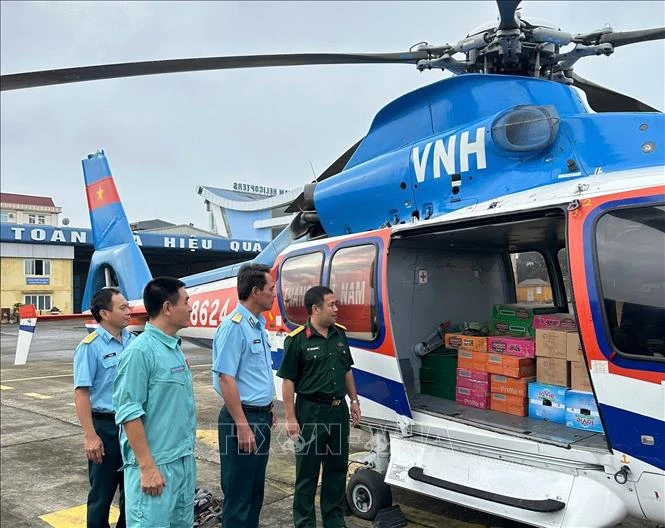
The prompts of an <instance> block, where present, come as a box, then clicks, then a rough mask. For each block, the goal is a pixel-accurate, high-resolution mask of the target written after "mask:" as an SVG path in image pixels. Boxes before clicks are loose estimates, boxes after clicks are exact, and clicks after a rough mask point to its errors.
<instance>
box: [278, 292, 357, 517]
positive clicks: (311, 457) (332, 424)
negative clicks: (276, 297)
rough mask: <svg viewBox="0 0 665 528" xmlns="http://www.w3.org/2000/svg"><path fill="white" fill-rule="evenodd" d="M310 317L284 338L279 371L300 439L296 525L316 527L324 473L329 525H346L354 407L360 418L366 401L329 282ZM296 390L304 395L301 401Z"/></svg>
mask: <svg viewBox="0 0 665 528" xmlns="http://www.w3.org/2000/svg"><path fill="white" fill-rule="evenodd" d="M305 308H306V310H307V313H308V314H309V320H308V321H307V322H306V323H305V325H304V326H301V327H298V328H296V329H295V330H294V331H293V332H291V333H290V334H289V336H288V337H287V338H286V339H285V341H284V359H283V360H282V364H281V365H280V367H279V370H278V371H277V375H278V376H279V377H281V378H283V379H284V381H283V383H282V397H283V399H284V413H285V414H286V430H287V432H288V434H289V436H290V437H291V438H293V439H296V440H298V442H297V443H296V489H295V493H294V495H293V523H294V525H295V527H296V528H315V527H316V516H315V512H314V497H315V495H316V486H317V483H318V480H319V472H320V471H321V466H323V476H322V477H321V517H322V518H323V526H324V528H341V527H343V526H345V524H344V514H343V512H342V501H343V500H344V490H345V487H346V472H347V468H348V462H349V429H350V428H349V408H348V407H347V405H346V400H345V397H346V396H347V395H348V396H349V398H350V400H351V418H352V419H353V423H354V424H358V422H359V421H360V403H359V402H358V395H357V393H356V386H355V383H354V381H353V373H352V372H351V365H353V358H352V357H351V351H350V350H349V344H348V342H347V340H346V334H345V332H344V330H345V329H344V327H343V326H342V325H340V324H337V298H336V297H335V294H334V293H333V291H332V290H331V289H329V288H326V287H325V286H314V287H313V288H310V289H309V290H307V292H306V293H305ZM294 393H297V394H298V397H297V399H296V402H295V405H294V403H293V396H294Z"/></svg>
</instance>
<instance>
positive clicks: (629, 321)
mask: <svg viewBox="0 0 665 528" xmlns="http://www.w3.org/2000/svg"><path fill="white" fill-rule="evenodd" d="M595 235H596V251H597V255H598V268H599V274H600V286H601V294H602V298H603V301H604V302H603V304H604V309H605V317H606V324H607V327H608V328H609V332H610V336H611V338H612V342H613V343H614V346H615V347H616V349H617V351H618V352H619V353H620V354H626V355H630V356H637V357H640V358H647V359H651V358H653V359H659V360H663V361H665V207H663V206H651V207H639V208H630V209H617V210H615V211H611V212H609V213H607V214H605V215H603V216H602V217H601V218H600V219H599V220H598V223H597V225H596V233H595Z"/></svg>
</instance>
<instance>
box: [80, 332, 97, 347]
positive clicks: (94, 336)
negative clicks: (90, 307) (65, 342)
mask: <svg viewBox="0 0 665 528" xmlns="http://www.w3.org/2000/svg"><path fill="white" fill-rule="evenodd" d="M95 339H97V332H95V331H93V332H91V333H89V334H88V335H87V336H86V337H84V338H83V341H81V343H85V344H86V345H87V344H89V343H92V342H93V341H94V340H95Z"/></svg>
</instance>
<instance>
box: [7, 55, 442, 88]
mask: <svg viewBox="0 0 665 528" xmlns="http://www.w3.org/2000/svg"><path fill="white" fill-rule="evenodd" d="M427 58H429V53H428V52H427V51H419V50H414V51H408V52H403V53H293V54H279V55H245V56H242V55H240V56H229V57H200V58H190V59H170V60H159V61H145V62H125V63H120V64H102V65H97V66H81V67H75V68H63V69H58V70H44V71H34V72H27V73H14V74H8V75H2V77H1V78H0V91H5V90H19V89H22V88H35V87H37V86H48V85H54V84H65V83H74V82H84V81H97V80H101V79H115V78H119V77H136V76H142V75H158V74H163V73H179V72H190V71H208V70H228V69H235V68H266V67H274V66H308V65H317V64H319V65H323V64H391V63H404V64H416V63H417V62H418V61H419V60H422V59H427Z"/></svg>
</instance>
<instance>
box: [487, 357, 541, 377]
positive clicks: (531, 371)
mask: <svg viewBox="0 0 665 528" xmlns="http://www.w3.org/2000/svg"><path fill="white" fill-rule="evenodd" d="M487 372H491V373H492V374H501V375H503V376H509V377H511V378H525V377H529V376H534V375H535V374H536V360H535V358H525V357H517V356H507V355H505V354H488V355H487Z"/></svg>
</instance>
